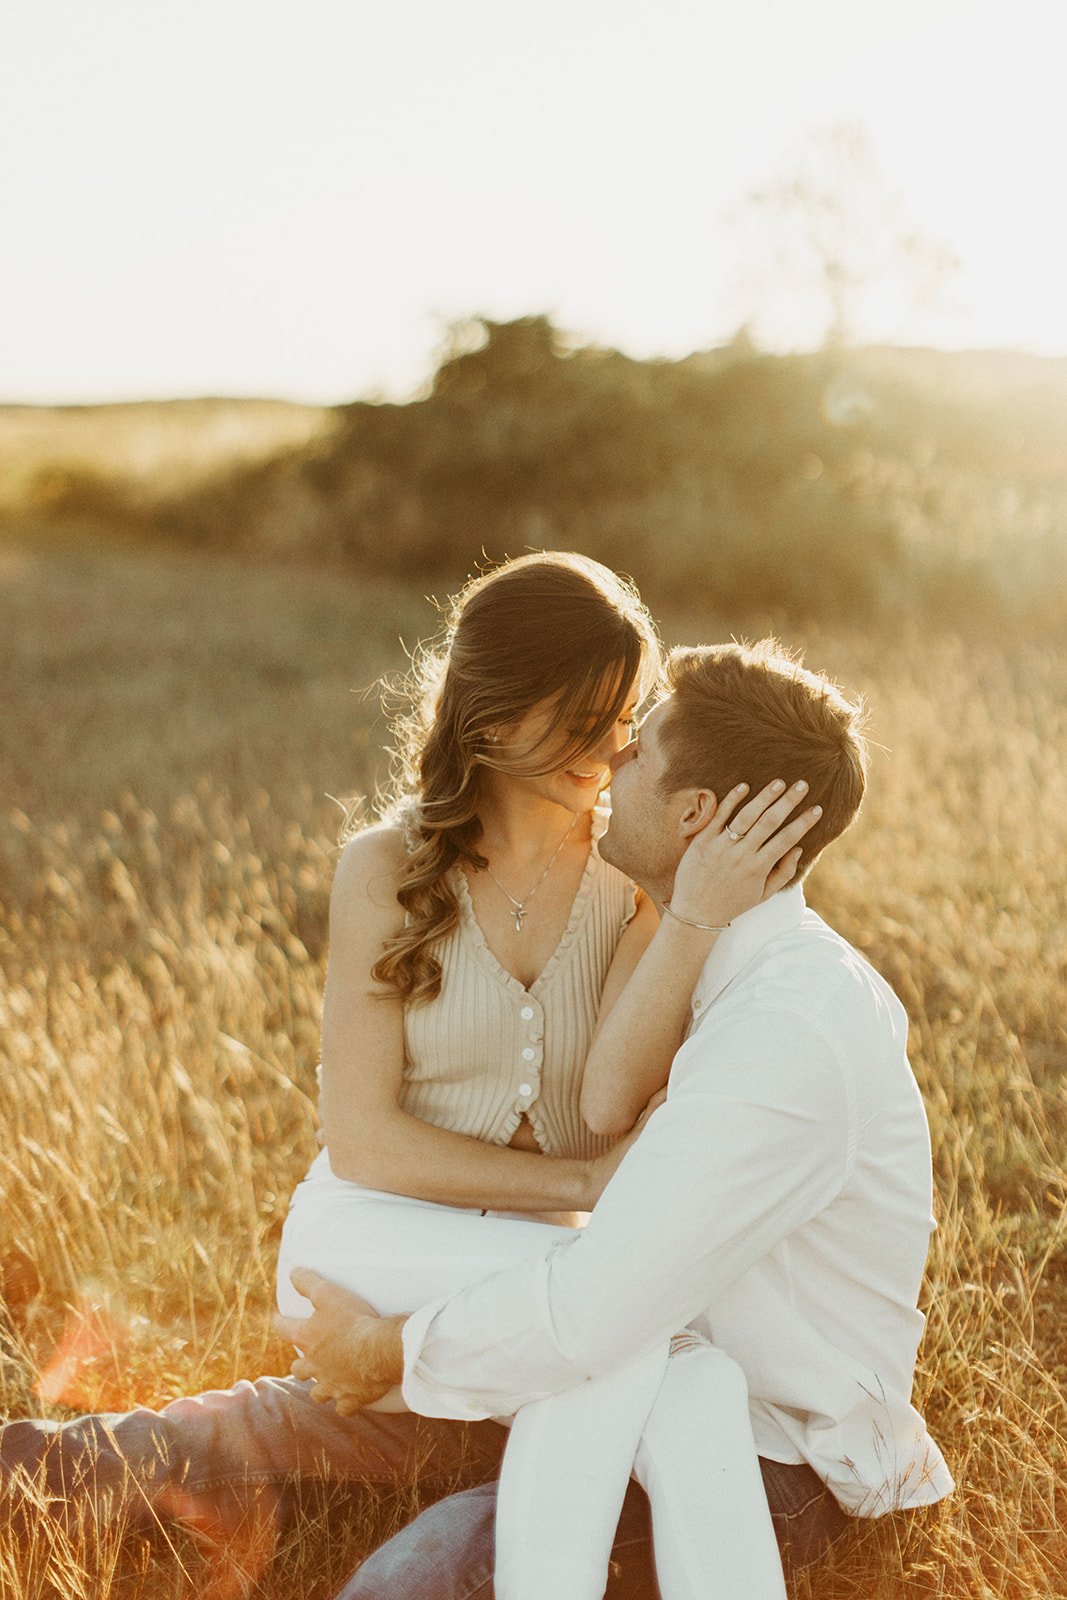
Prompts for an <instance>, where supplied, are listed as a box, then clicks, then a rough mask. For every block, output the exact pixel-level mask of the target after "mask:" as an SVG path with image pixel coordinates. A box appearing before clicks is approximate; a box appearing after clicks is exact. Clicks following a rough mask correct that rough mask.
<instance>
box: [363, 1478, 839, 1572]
mask: <svg viewBox="0 0 1067 1600" xmlns="http://www.w3.org/2000/svg"><path fill="white" fill-rule="evenodd" d="M760 1466H761V1470H762V1472H763V1483H764V1487H765V1489H766V1491H767V1500H768V1503H769V1505H770V1509H771V1520H772V1521H773V1523H774V1531H775V1534H776V1535H777V1538H778V1543H779V1547H780V1549H781V1552H782V1560H783V1564H784V1566H785V1569H786V1573H787V1574H788V1572H789V1571H790V1568H792V1569H794V1570H795V1569H796V1568H798V1567H802V1566H807V1565H808V1564H809V1563H810V1562H812V1561H815V1560H817V1559H818V1558H819V1556H820V1555H822V1554H823V1553H824V1552H825V1551H826V1550H827V1549H828V1548H829V1546H830V1545H831V1544H832V1543H833V1542H834V1540H835V1539H837V1538H838V1537H839V1536H840V1535H841V1534H842V1533H843V1532H844V1530H845V1528H846V1527H847V1525H848V1518H847V1517H846V1515H845V1513H844V1512H843V1511H842V1510H841V1508H840V1506H839V1505H838V1503H837V1501H836V1500H835V1499H834V1497H833V1495H832V1494H830V1492H829V1490H828V1489H826V1488H824V1486H823V1484H822V1482H821V1481H820V1479H819V1478H818V1477H817V1476H816V1475H815V1473H814V1472H813V1471H812V1470H811V1468H810V1467H807V1466H783V1465H782V1464H781V1463H779V1462H776V1461H765V1460H761V1462H760ZM495 1503H496V1485H495V1484H494V1483H487V1484H483V1485H481V1486H480V1487H477V1488H473V1489H468V1490H466V1491H465V1492H464V1493H462V1494H454V1495H451V1496H449V1498H448V1499H446V1500H440V1501H438V1503H437V1504H436V1505H433V1506H430V1507H429V1509H428V1510H426V1511H424V1512H423V1513H422V1515H421V1516H419V1517H416V1519H415V1521H414V1522H412V1523H410V1524H409V1525H408V1526H407V1527H406V1528H404V1529H402V1530H401V1532H400V1533H398V1534H396V1535H394V1537H393V1538H392V1539H390V1540H389V1541H388V1542H387V1543H386V1544H384V1545H382V1547H381V1548H380V1549H379V1550H376V1551H375V1552H374V1554H373V1555H372V1556H370V1557H369V1558H368V1559H367V1560H366V1561H364V1562H363V1564H362V1566H361V1567H360V1568H359V1570H358V1572H356V1573H355V1575H354V1576H353V1577H352V1578H351V1579H350V1581H349V1582H348V1583H347V1584H346V1585H345V1588H344V1589H343V1590H342V1591H341V1594H340V1595H339V1596H338V1597H337V1600H414V1597H415V1596H417V1597H418V1600H492V1594H493V1518H494V1510H495ZM546 1537H547V1538H551V1530H550V1529H548V1530H546ZM607 1593H608V1595H609V1596H610V1597H611V1600H655V1596H656V1593H657V1591H656V1585H655V1579H654V1577H653V1564H652V1530H651V1526H650V1521H649V1514H648V1502H647V1500H646V1499H645V1497H644V1495H643V1494H642V1492H641V1490H640V1489H639V1488H638V1487H637V1485H636V1484H631V1485H630V1489H629V1492H628V1493H627V1496H626V1502H625V1504H624V1506H623V1512H622V1516H621V1518H620V1519H619V1531H618V1534H617V1536H616V1540H615V1546H614V1549H613V1551H612V1573H611V1580H610V1582H609V1584H608V1590H607ZM546 1600H548V1597H546Z"/></svg>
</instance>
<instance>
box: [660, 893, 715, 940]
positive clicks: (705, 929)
mask: <svg viewBox="0 0 1067 1600" xmlns="http://www.w3.org/2000/svg"><path fill="white" fill-rule="evenodd" d="M663 909H664V911H665V912H666V913H667V915H668V916H669V917H673V918H674V920H675V922H684V923H685V925H686V927H687V928H699V929H700V931H701V932H702V933H725V932H726V929H727V928H728V927H729V926H730V924H729V923H728V922H727V923H726V924H725V925H724V926H723V927H721V928H717V927H715V926H714V924H713V923H710V922H693V921H691V920H690V918H689V917H680V916H679V915H678V913H677V911H672V910H671V903H670V901H669V900H664V902H663Z"/></svg>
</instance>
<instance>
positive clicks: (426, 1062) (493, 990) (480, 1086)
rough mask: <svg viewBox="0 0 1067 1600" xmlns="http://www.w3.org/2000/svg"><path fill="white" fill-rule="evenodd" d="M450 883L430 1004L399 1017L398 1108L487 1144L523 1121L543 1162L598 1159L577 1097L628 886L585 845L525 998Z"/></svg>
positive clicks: (465, 897)
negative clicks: (455, 921) (453, 902)
mask: <svg viewBox="0 0 1067 1600" xmlns="http://www.w3.org/2000/svg"><path fill="white" fill-rule="evenodd" d="M596 822H597V823H599V824H600V826H599V827H595V829H594V832H595V833H599V832H600V831H602V827H603V824H602V822H601V819H600V817H599V816H598V817H597V818H596ZM449 882H450V884H451V887H452V889H453V892H454V893H455V896H456V899H457V901H458V902H459V926H458V927H457V929H456V930H455V932H454V933H451V934H449V935H448V937H447V938H444V939H439V940H437V942H436V943H435V945H434V946H433V953H434V955H435V956H436V957H437V959H438V960H439V961H440V963H441V992H440V994H439V995H438V996H437V997H436V999H434V1000H431V1001H429V1002H428V1003H427V1004H425V1005H408V1006H406V1007H405V1009H404V1055H405V1061H404V1080H403V1085H402V1088H401V1093H400V1105H401V1107H402V1108H403V1109H404V1110H405V1111H407V1112H409V1113H410V1114H411V1115H412V1116H415V1117H421V1118H422V1120H423V1121H424V1122H432V1123H433V1124H434V1125H435V1126H436V1127H438V1128H449V1129H451V1130H452V1132H454V1133H465V1134H468V1135H470V1136H471V1137H472V1138H475V1139H484V1140H485V1141H486V1142H487V1143H489V1144H507V1143H508V1142H509V1141H510V1140H511V1138H512V1136H513V1135H514V1133H515V1130H516V1128H517V1127H518V1126H519V1123H520V1122H521V1120H522V1118H523V1117H524V1116H525V1117H527V1118H528V1119H529V1122H530V1126H531V1128H532V1129H533V1133H534V1137H535V1138H536V1140H537V1142H538V1144H539V1145H540V1147H541V1149H542V1150H543V1151H544V1152H545V1153H546V1154H547V1155H553V1156H571V1157H581V1158H584V1157H587V1156H594V1155H598V1154H599V1153H600V1152H601V1151H602V1150H606V1149H607V1148H608V1147H609V1145H611V1144H612V1143H614V1140H613V1139H612V1138H611V1137H609V1136H605V1135H601V1134H594V1133H591V1132H590V1131H589V1129H588V1128H587V1127H586V1126H585V1124H584V1122H583V1121H582V1118H581V1115H580V1113H579V1110H578V1094H579V1090H580V1088H581V1081H582V1068H583V1066H584V1064H585V1058H586V1055H587V1053H588V1051H589V1044H590V1041H591V1039H592V1036H593V1028H594V1025H595V1023H596V1018H597V1010H598V1008H599V1005H600V994H601V990H602V989H603V987H604V980H605V978H606V977H607V973H608V968H609V967H610V965H611V959H612V957H613V955H614V954H615V947H616V945H617V944H618V942H619V938H620V935H621V934H622V931H623V929H624V928H625V926H626V924H627V923H628V922H629V920H630V918H631V917H632V916H633V913H634V906H635V891H634V887H633V884H632V883H631V882H630V881H629V879H628V878H625V877H624V876H623V874H622V873H621V872H619V871H617V870H616V868H614V867H612V866H609V865H608V863H607V862H606V861H603V860H601V858H600V855H599V854H598V851H597V847H596V842H595V838H594V842H593V845H592V847H591V848H590V851H589V860H588V861H587V862H586V865H585V871H584V872H583V874H582V880H581V883H580V884H579V886H578V891H577V893H576V894H575V897H574V902H573V904H572V906H571V911H570V916H569V917H568V919H567V926H566V928H565V929H564V932H563V937H562V938H561V939H560V941H559V944H558V945H557V946H556V948H555V950H554V951H553V953H552V955H551V956H550V957H549V960H548V963H547V965H546V966H545V968H544V970H543V971H542V972H541V974H540V976H539V977H538V978H537V980H536V981H535V982H534V983H533V984H532V985H531V986H530V988H529V989H526V988H524V987H523V985H522V984H521V983H520V982H519V980H518V978H515V977H513V976H512V975H511V973H510V972H507V971H505V969H504V968H503V967H502V966H501V965H500V962H499V961H498V960H497V959H496V957H495V956H494V955H493V953H492V952H491V950H490V949H489V947H488V945H487V944H486V942H485V937H484V935H483V933H482V930H481V928H480V927H479V926H478V923H477V920H476V919H475V916H474V911H473V908H472V906H471V897H470V890H469V888H468V885H467V880H466V877H465V875H464V873H463V870H462V868H461V867H458V866H457V867H453V868H452V871H451V873H450V876H449Z"/></svg>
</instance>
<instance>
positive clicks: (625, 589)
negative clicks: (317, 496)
mask: <svg viewBox="0 0 1067 1600" xmlns="http://www.w3.org/2000/svg"><path fill="white" fill-rule="evenodd" d="M659 664H660V649H659V643H658V641H657V638H656V633H655V628H654V627H653V624H652V620H651V618H650V617H649V615H648V612H647V611H646V609H645V607H644V606H643V605H642V603H641V601H640V599H639V597H638V595H637V593H636V591H635V590H634V589H633V588H632V587H631V585H629V584H628V583H626V582H625V581H624V580H623V579H622V578H619V577H617V576H616V574H615V573H613V572H611V571H610V570H609V569H608V568H607V567H603V566H601V565H600V563H599V562H597V561H591V560H589V559H588V558H587V557H585V556H580V555H573V554H570V553H563V552H554V551H550V552H545V553H543V554H538V555H529V556H522V557H520V558H518V559H517V560H515V561H509V562H506V563H505V564H504V565H503V566H499V567H496V568H494V569H493V570H492V571H490V572H487V573H484V574H483V575H482V576H480V577H478V578H475V579H473V580H472V581H471V582H470V583H468V584H467V586H466V588H465V589H464V590H463V591H462V593H461V594H459V595H458V596H457V597H456V599H455V600H454V601H453V603H452V607H451V611H450V614H449V619H448V625H447V632H446V634H445V637H444V640H443V642H442V644H441V647H440V648H439V649H436V650H433V649H431V650H427V651H425V652H423V653H422V655H421V656H420V657H418V658H417V659H416V662H415V667H414V673H413V678H412V681H411V682H410V683H409V685H408V689H409V691H410V705H409V708H408V709H407V710H406V711H405V712H404V713H403V714H402V715H401V716H399V717H398V718H397V719H396V720H395V721H394V724H393V733H394V741H395V756H396V761H395V767H394V775H393V785H392V799H391V803H390V804H389V806H388V809H387V811H386V813H385V814H386V818H387V820H392V821H394V822H397V823H399V824H400V825H402V826H403V828H404V830H405V834H406V837H407V843H408V853H407V857H406V860H405V863H404V866H403V869H402V872H401V876H400V886H399V889H398V891H397V899H398V900H399V902H400V904H401V906H402V907H403V908H404V913H405V918H404V927H403V929H402V930H401V931H400V932H399V933H398V934H397V935H396V936H395V938H393V939H390V940H389V941H388V942H387V943H386V945H385V948H384V950H383V952H382V954H381V956H380V957H379V959H378V960H377V961H376V962H375V964H374V967H373V968H372V976H373V977H374V978H375V979H377V981H378V982H380V983H384V984H387V985H388V986H389V987H390V988H391V989H392V990H393V991H394V992H395V993H397V994H399V995H401V996H402V997H403V998H404V999H405V1000H407V1001H412V1002H421V1001H427V1000H432V999H433V998H434V997H435V996H436V995H437V994H438V993H439V991H440V987H441V964H440V962H439V961H438V960H437V958H436V957H435V956H434V954H433V949H432V946H433V944H434V941H435V940H437V939H440V938H442V937H444V936H445V935H447V934H450V933H452V932H453V930H454V929H455V927H456V925H457V923H458V920H459V906H458V904H457V901H456V897H455V894H454V893H453V891H452V889H451V887H450V886H449V884H448V882H447V878H446V874H447V873H448V871H449V868H450V867H452V866H454V865H455V863H456V862H458V861H465V862H468V863H469V864H470V865H471V866H473V867H484V866H485V864H486V863H485V858H484V856H481V855H479V853H478V849H477V844H478V840H479V838H480V836H481V823H480V821H479V817H478V808H479V805H480V803H481V795H482V775H483V773H484V772H485V771H486V770H487V769H489V768H494V769H496V770H497V771H500V772H509V773H514V774H517V775H521V776H524V777H535V776H542V775H545V774H547V773H551V772H560V771H564V770H566V768H567V766H568V765H569V764H570V763H572V762H574V761H575V760H576V759H577V758H578V757H579V756H581V755H583V754H584V753H586V752H587V751H589V750H590V749H591V748H592V747H593V746H594V745H595V744H597V743H598V742H599V741H600V740H601V739H602V738H603V737H604V735H605V733H607V731H608V730H609V729H610V728H611V727H612V725H613V724H614V723H615V721H616V720H617V718H618V717H619V716H620V714H621V712H622V711H623V709H624V708H625V705H626V701H627V698H628V696H629V694H630V689H631V685H632V684H633V683H634V681H635V679H637V680H639V682H640V684H641V686H642V689H644V688H645V687H647V685H648V684H649V683H650V682H651V680H652V679H653V677H654V676H655V675H656V674H657V673H658V671H659ZM545 701H551V702H553V703H554V715H553V718H552V727H551V731H550V732H549V733H548V734H546V736H545V738H544V739H543V740H542V741H541V743H540V744H539V746H538V747H537V748H536V749H535V750H533V751H526V752H525V753H524V755H523V756H522V757H521V758H520V757H518V756H517V755H516V756H514V757H512V756H510V755H509V752H508V746H507V744H506V742H504V743H501V742H494V739H493V737H492V736H491V735H492V732H493V731H494V730H498V729H501V728H506V727H507V726H509V725H510V724H513V723H515V722H517V721H518V720H519V719H520V718H521V717H523V716H525V715H526V713H527V712H528V711H531V710H532V709H533V708H534V707H535V706H537V705H540V704H542V703H543V702H545Z"/></svg>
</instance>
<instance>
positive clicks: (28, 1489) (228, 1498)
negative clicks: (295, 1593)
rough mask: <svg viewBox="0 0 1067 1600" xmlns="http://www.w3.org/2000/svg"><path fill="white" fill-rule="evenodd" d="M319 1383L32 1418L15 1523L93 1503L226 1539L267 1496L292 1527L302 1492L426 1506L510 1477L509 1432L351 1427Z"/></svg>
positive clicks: (18, 1478) (7, 1480) (365, 1423)
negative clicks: (317, 1393)
mask: <svg viewBox="0 0 1067 1600" xmlns="http://www.w3.org/2000/svg"><path fill="white" fill-rule="evenodd" d="M310 1387H311V1386H310V1385H309V1384H305V1383H300V1382H298V1381H297V1379H295V1378H259V1379H257V1381H256V1382H255V1383H249V1382H241V1383H237V1384H235V1385H234V1387H233V1388H232V1389H222V1390H212V1391H210V1392H209V1393H207V1394H201V1395H195V1396H189V1397H187V1398H183V1399H181V1400H175V1401H173V1402H172V1403H171V1404H170V1405H168V1406H165V1407H164V1408H163V1409H162V1410H161V1411H150V1410H148V1409H147V1407H140V1408H138V1409H137V1410H135V1411H127V1412H122V1413H109V1414H99V1415H95V1416H85V1417H77V1418H74V1419H72V1420H71V1421H69V1422H62V1423H60V1422H46V1421H43V1420H40V1419H35V1418H25V1419H22V1420H19V1421H14V1422H9V1423H7V1424H6V1426H4V1427H2V1428H0V1502H2V1509H3V1512H4V1514H5V1515H8V1516H14V1517H16V1518H17V1517H18V1516H19V1515H20V1514H23V1515H27V1516H29V1517H30V1518H31V1519H32V1518H33V1517H34V1516H35V1515H39V1513H40V1510H41V1509H42V1506H43V1505H47V1507H48V1509H49V1511H50V1512H51V1514H52V1515H53V1516H55V1517H57V1518H62V1517H63V1516H64V1515H65V1514H66V1513H67V1512H68V1510H70V1511H72V1512H75V1513H76V1507H77V1504H78V1502H79V1501H80V1500H82V1499H83V1498H84V1497H86V1496H89V1497H94V1498H103V1497H107V1498H108V1499H109V1500H110V1501H111V1503H112V1504H115V1503H116V1502H118V1503H119V1504H120V1505H121V1508H122V1510H123V1513H124V1517H125V1520H126V1523H127V1525H128V1526H130V1525H132V1526H145V1527H150V1526H152V1525H153V1524H156V1523H158V1522H159V1521H166V1520H168V1519H176V1520H185V1521H188V1522H193V1523H195V1522H197V1521H198V1520H200V1519H201V1518H202V1519H203V1520H204V1522H205V1523H207V1524H209V1525H211V1526H213V1527H220V1528H225V1526H226V1524H227V1521H239V1520H240V1518H241V1517H242V1516H243V1515H244V1513H245V1511H246V1510H247V1508H248V1507H249V1505H250V1504H252V1503H254V1502H255V1501H256V1499H257V1497H258V1498H259V1499H261V1500H262V1498H263V1497H267V1498H268V1499H269V1500H270V1502H271V1504H272V1506H273V1507H274V1508H275V1509H276V1511H277V1512H278V1514H279V1516H280V1517H282V1518H284V1515H285V1512H286V1510H287V1509H288V1508H289V1507H290V1506H291V1504H292V1503H293V1501H294V1499H295V1496H296V1492H297V1491H298V1489H299V1487H300V1486H301V1485H309V1484H325V1485H328V1486H330V1488H331V1489H335V1490H342V1491H343V1492H344V1494H345V1497H346V1498H347V1499H348V1500H349V1501H350V1502H352V1503H353V1504H354V1505H355V1504H358V1503H359V1502H360V1501H365V1502H366V1503H367V1504H368V1505H369V1506H372V1507H374V1506H380V1505H381V1504H382V1503H383V1502H388V1501H389V1500H390V1499H395V1500H397V1501H399V1502H401V1503H403V1502H404V1501H406V1500H407V1499H408V1498H410V1495H411V1488H412V1486H413V1485H416V1484H417V1485H418V1490H419V1497H420V1499H421V1501H422V1503H423V1504H425V1503H426V1501H427V1500H431V1499H436V1498H438V1497H439V1496H441V1495H445V1494H449V1493H450V1492H451V1491H452V1490H454V1489H455V1488H457V1486H461V1485H467V1484H472V1483H478V1482H483V1481H484V1480H485V1479H486V1478H489V1477H492V1476H494V1475H495V1474H496V1472H497V1471H498V1470H499V1466H500V1457H501V1454H502V1452H503V1448H504V1443H505V1441H506V1437H507V1436H506V1434H505V1432H504V1430H503V1429H502V1428H501V1427H499V1426H498V1425H497V1424H496V1423H494V1422H480V1423H472V1424H462V1423H457V1422H445V1421H436V1420H432V1419H429V1418H425V1417H415V1416H411V1415H410V1414H409V1413H386V1412H373V1411H364V1412H360V1413H358V1414H357V1415H356V1416H353V1417H340V1416H338V1415H337V1412H336V1410H335V1408H334V1407H333V1406H332V1405H316V1404H315V1403H314V1402H313V1401H312V1400H311V1398H310Z"/></svg>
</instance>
